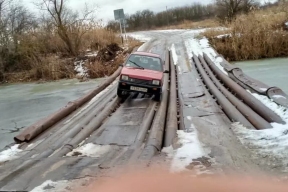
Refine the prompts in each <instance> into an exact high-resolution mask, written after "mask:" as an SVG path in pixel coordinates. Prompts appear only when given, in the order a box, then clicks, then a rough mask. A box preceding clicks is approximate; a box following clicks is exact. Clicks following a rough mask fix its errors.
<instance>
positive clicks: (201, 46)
mask: <svg viewBox="0 0 288 192" xmlns="http://www.w3.org/2000/svg"><path fill="white" fill-rule="evenodd" d="M185 46H186V49H187V52H188V55H189V58H191V57H192V56H193V54H192V53H194V54H195V55H196V56H198V55H201V56H203V53H206V54H207V55H208V57H209V58H210V59H211V60H212V61H213V63H214V64H215V65H216V66H217V67H218V68H219V69H220V70H221V71H222V72H223V73H224V74H226V75H227V72H226V71H225V70H224V68H223V67H222V66H221V62H223V59H222V57H219V56H218V55H217V53H216V52H215V51H214V49H213V48H211V46H210V44H209V41H208V39H207V38H202V39H200V40H198V39H195V38H192V39H189V40H187V41H185Z"/></svg>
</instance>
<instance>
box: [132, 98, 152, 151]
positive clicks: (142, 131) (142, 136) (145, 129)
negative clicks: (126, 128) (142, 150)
mask: <svg viewBox="0 0 288 192" xmlns="http://www.w3.org/2000/svg"><path fill="white" fill-rule="evenodd" d="M156 104H157V103H156V102H153V103H152V107H151V109H150V111H149V113H148V114H147V116H145V118H144V121H143V124H142V125H141V129H140V131H139V133H138V134H137V137H136V140H135V143H134V144H133V145H132V146H131V148H133V149H135V148H138V147H140V146H141V145H142V143H143V142H144V139H145V136H146V134H147V132H148V130H149V128H150V127H151V124H152V121H153V118H154V116H155V112H156V110H155V108H156Z"/></svg>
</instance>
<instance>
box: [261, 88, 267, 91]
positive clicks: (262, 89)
mask: <svg viewBox="0 0 288 192" xmlns="http://www.w3.org/2000/svg"><path fill="white" fill-rule="evenodd" d="M259 89H260V90H261V91H267V88H259Z"/></svg>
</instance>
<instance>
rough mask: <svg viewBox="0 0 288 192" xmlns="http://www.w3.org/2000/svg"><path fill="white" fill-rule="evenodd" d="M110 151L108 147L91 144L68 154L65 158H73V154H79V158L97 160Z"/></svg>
mask: <svg viewBox="0 0 288 192" xmlns="http://www.w3.org/2000/svg"><path fill="white" fill-rule="evenodd" d="M110 149H111V146H110V145H95V144H93V143H88V144H85V145H83V146H80V147H78V148H76V149H74V150H73V151H71V152H70V153H68V154H67V156H73V154H80V156H87V157H96V158H99V157H101V156H102V155H104V154H105V153H107V152H108V151H109V150H110Z"/></svg>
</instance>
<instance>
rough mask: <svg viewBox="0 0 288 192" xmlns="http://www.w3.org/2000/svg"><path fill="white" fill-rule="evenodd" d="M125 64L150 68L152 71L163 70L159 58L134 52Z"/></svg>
mask: <svg viewBox="0 0 288 192" xmlns="http://www.w3.org/2000/svg"><path fill="white" fill-rule="evenodd" d="M125 66H126V67H136V68H143V69H150V70H154V71H163V67H162V64H161V60H160V59H159V58H157V57H150V56H146V55H136V54H132V55H130V57H129V59H128V60H127V62H126V64H125Z"/></svg>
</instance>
